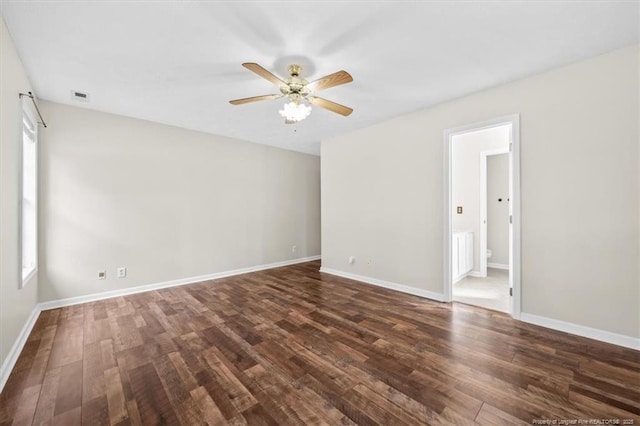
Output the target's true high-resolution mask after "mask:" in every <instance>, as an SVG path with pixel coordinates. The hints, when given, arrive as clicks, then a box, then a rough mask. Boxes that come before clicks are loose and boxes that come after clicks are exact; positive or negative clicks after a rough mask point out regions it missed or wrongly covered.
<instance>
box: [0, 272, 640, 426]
mask: <svg viewBox="0 0 640 426" xmlns="http://www.w3.org/2000/svg"><path fill="white" fill-rule="evenodd" d="M319 266H320V264H319V262H309V263H305V264H301V265H295V266H288V267H283V268H278V269H272V270H267V271H262V272H257V273H252V274H246V275H241V276H236V277H231V278H225V279H220V280H216V281H210V282H203V283H198V284H192V285H187V286H182V287H174V288H171V289H165V290H160V291H152V292H147V293H141V294H135V295H130V296H125V297H117V298H113V299H108V300H103V301H99V302H95V303H87V304H83V305H76V306H71V307H67V308H62V309H54V310H50V311H46V312H43V313H42V314H41V315H40V318H39V319H38V321H37V323H36V325H35V327H34V329H33V332H32V333H31V335H30V337H29V339H28V341H27V343H26V346H25V348H24V350H23V352H22V354H21V356H20V358H19V360H18V362H17V364H16V366H15V368H14V371H13V373H12V375H11V377H10V378H9V381H8V382H7V385H6V386H5V389H4V391H3V392H2V394H1V395H0V424H2V425H9V424H16V425H27V424H44V423H46V424H61V425H76V424H87V425H102V424H104V425H109V424H110V425H138V424H145V425H146V424H149V425H152V424H153V425H155V424H170V425H172V424H183V425H200V424H210V425H223V424H230V425H244V424H249V425H288V424H329V425H336V424H362V425H368V424H381V425H400V424H408V425H417V424H455V425H465V424H508V425H515V424H529V425H530V424H536V421H539V422H540V421H545V420H549V421H550V423H549V424H553V423H551V422H552V421H553V420H556V421H558V424H560V422H559V421H560V420H575V421H576V423H573V424H579V423H577V422H578V421H580V420H583V421H589V420H592V421H608V420H609V419H615V420H614V423H591V424H636V425H637V424H640V352H638V351H634V350H631V349H624V348H621V347H617V346H613V345H608V344H604V343H599V342H596V341H593V340H589V339H584V338H580V337H576V336H572V335H568V334H564V333H560V332H555V331H552V330H547V329H545V328H541V327H536V326H533V325H529V324H525V323H522V322H518V321H514V320H512V319H511V318H509V317H508V316H507V315H505V314H501V313H498V312H493V311H487V310H483V309H480V308H475V307H471V306H466V305H461V304H442V303H437V302H432V301H429V300H425V299H421V298H418V297H414V296H410V295H405V294H401V293H396V292H393V291H390V290H385V289H380V288H377V287H372V286H368V285H365V284H360V283H357V282H354V281H350V280H346V279H342V278H337V277H334V276H330V275H326V274H321V273H319V272H318V269H319ZM625 419H628V420H627V421H626V423H625ZM615 421H619V423H615ZM538 424H542V423H538ZM568 424H571V423H568ZM582 424H585V423H582ZM587 424H588V423H587Z"/></svg>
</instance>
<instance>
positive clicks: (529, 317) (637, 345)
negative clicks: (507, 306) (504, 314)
mask: <svg viewBox="0 0 640 426" xmlns="http://www.w3.org/2000/svg"><path fill="white" fill-rule="evenodd" d="M520 320H521V321H524V322H527V323H529V324H535V325H539V326H542V327H546V328H551V329H553V330H558V331H564V332H565V333H569V334H575V335H576V336H582V337H588V338H590V339H594V340H599V341H601V342H607V343H612V344H614V345H618V346H624V347H625V348H631V349H636V350H640V338H637V337H631V336H625V335H623V334H617V333H612V332H610V331H605V330H600V329H597V328H591V327H586V326H584V325H579V324H573V323H570V322H565V321H560V320H556V319H552V318H546V317H541V316H538V315H534V314H527V313H525V312H522V313H521V314H520Z"/></svg>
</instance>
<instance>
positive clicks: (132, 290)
mask: <svg viewBox="0 0 640 426" xmlns="http://www.w3.org/2000/svg"><path fill="white" fill-rule="evenodd" d="M319 259H320V256H309V257H302V258H298V259H292V260H285V261H283V262H275V263H268V264H265V265H257V266H249V267H246V268H240V269H233V270H230V271H223V272H215V273H213V274H207V275H199V276H195V277H189V278H180V279H177V280H171V281H164V282H160V283H155V284H147V285H141V286H138V287H129V288H123V289H121V290H112V291H105V292H103V293H94V294H88V295H86V296H77V297H70V298H68V299H59V300H53V301H50V302H42V303H40V307H41V309H42V310H43V311H46V310H48V309H56V308H61V307H63V306H71V305H77V304H80V303H87V302H95V301H97V300H103V299H110V298H112V297H120V296H126V295H128V294H136V293H144V292H145V291H153V290H160V289H162V288H168V287H177V286H181V285H187V284H193V283H199V282H202V281H210V280H216V279H219V278H225V277H232V276H234V275H241V274H247V273H249V272H258V271H263V270H265V269H272V268H279V267H281V266H289V265H295V264H298V263H304V262H311V261H313V260H319Z"/></svg>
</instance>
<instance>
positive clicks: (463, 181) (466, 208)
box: [451, 125, 511, 273]
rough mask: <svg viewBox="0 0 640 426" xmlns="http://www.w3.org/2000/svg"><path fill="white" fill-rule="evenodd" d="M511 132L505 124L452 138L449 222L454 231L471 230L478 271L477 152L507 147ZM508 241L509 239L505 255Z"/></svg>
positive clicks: (478, 158) (478, 206)
mask: <svg viewBox="0 0 640 426" xmlns="http://www.w3.org/2000/svg"><path fill="white" fill-rule="evenodd" d="M510 135H511V126H510V125H506V126H498V127H492V128H489V129H483V130H479V131H476V132H469V133H463V134H461V135H455V136H453V138H452V143H451V212H452V216H451V226H452V229H453V230H456V231H471V232H473V271H474V272H477V273H480V153H481V152H483V151H495V150H496V149H509V138H510ZM507 177H508V175H507ZM507 185H508V180H507ZM458 206H461V207H462V214H458V213H457V210H456V207H458ZM487 207H488V205H487ZM487 213H488V210H487ZM487 237H488V235H487ZM487 241H488V238H487ZM508 243H509V240H507V255H508V254H509V253H508V250H509V246H508ZM487 247H488V248H491V247H489V246H487ZM507 263H509V262H508V261H507Z"/></svg>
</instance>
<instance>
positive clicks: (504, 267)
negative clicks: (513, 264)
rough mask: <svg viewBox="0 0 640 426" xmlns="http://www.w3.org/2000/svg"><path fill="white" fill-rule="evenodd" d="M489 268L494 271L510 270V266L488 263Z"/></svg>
mask: <svg viewBox="0 0 640 426" xmlns="http://www.w3.org/2000/svg"><path fill="white" fill-rule="evenodd" d="M487 267H488V268H494V269H504V270H505V271H508V270H509V265H505V264H503V263H487Z"/></svg>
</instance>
